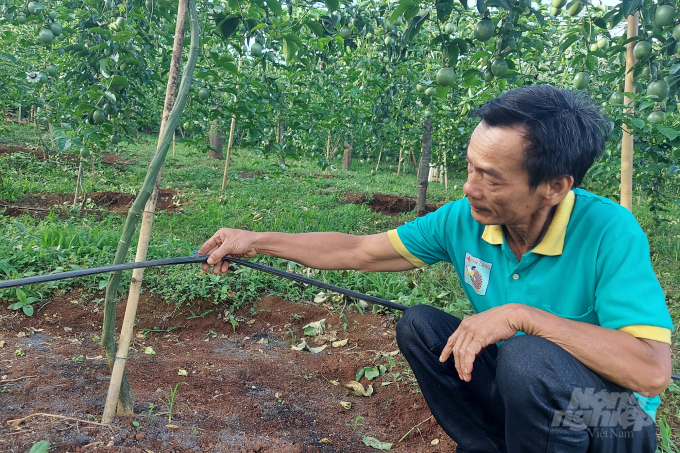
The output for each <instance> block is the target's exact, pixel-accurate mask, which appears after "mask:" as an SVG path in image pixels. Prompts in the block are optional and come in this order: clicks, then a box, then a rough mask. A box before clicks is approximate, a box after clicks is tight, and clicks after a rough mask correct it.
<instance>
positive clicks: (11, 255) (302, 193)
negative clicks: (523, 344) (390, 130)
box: [0, 124, 680, 451]
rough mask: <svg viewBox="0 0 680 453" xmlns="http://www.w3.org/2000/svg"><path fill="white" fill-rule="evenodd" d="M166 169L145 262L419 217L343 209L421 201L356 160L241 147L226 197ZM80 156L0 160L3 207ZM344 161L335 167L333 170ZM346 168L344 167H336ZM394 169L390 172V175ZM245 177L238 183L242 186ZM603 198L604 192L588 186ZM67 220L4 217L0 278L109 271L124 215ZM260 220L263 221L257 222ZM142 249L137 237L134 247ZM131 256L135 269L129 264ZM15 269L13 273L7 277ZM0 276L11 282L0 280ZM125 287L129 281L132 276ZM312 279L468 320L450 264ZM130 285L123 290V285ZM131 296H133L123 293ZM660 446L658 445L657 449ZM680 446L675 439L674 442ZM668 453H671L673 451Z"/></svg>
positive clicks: (168, 279)
mask: <svg viewBox="0 0 680 453" xmlns="http://www.w3.org/2000/svg"><path fill="white" fill-rule="evenodd" d="M1 132H2V133H0V143H10V144H16V145H20V146H30V147H36V146H37V144H38V140H37V139H36V135H35V128H34V127H31V126H18V125H11V124H6V125H3V126H2V129H1ZM155 144H156V137H153V136H140V139H139V140H137V141H135V143H134V144H127V145H125V146H121V147H119V148H118V149H116V150H115V152H116V153H117V154H120V155H121V156H122V157H123V158H124V159H125V160H127V161H132V162H134V163H133V164H130V165H104V164H102V163H101V162H100V161H98V163H96V164H95V172H94V174H92V172H91V170H92V169H91V166H90V164H89V163H88V164H87V165H86V166H85V181H84V184H85V189H86V190H87V191H89V192H92V191H104V190H110V191H117V192H126V193H131V194H135V193H136V192H137V190H138V189H139V187H140V186H141V183H142V181H143V179H144V176H145V174H146V169H147V166H148V163H149V161H150V158H151V156H152V154H153V152H154V150H155ZM176 151H177V157H172V151H170V153H169V156H168V158H167V160H166V165H165V167H164V170H163V181H162V183H161V187H171V188H173V189H175V190H177V191H180V192H181V195H180V199H181V202H182V206H183V207H182V210H181V211H178V212H174V213H168V212H160V213H158V214H157V215H156V218H155V220H154V227H153V235H152V239H151V246H150V249H149V254H148V256H149V259H156V258H166V257H173V256H182V255H189V254H191V252H192V251H193V250H197V249H198V248H199V247H200V246H201V245H202V244H203V242H204V241H205V240H206V239H207V238H208V237H209V236H210V235H212V234H213V233H214V232H215V230H217V229H218V228H220V227H232V228H245V229H249V230H256V231H270V230H273V231H285V232H291V233H293V232H305V231H341V232H345V233H352V234H371V233H377V232H382V231H385V230H387V229H390V228H394V227H395V226H396V225H398V224H400V223H402V222H405V221H408V220H412V219H413V218H414V214H413V213H406V214H402V215H400V216H397V217H387V216H384V215H381V214H377V213H374V212H372V211H371V210H370V209H368V208H367V207H365V206H357V205H353V204H345V203H344V202H343V201H342V194H343V193H344V192H346V191H352V192H365V193H385V194H393V195H398V196H415V192H416V181H415V176H414V175H413V174H407V175H406V176H399V177H397V176H395V175H394V174H393V173H389V172H386V171H384V170H381V171H380V172H379V173H378V175H376V176H374V177H371V176H370V174H369V171H370V168H371V167H372V166H374V165H375V163H372V164H369V163H360V162H359V159H355V160H354V162H353V164H352V169H351V170H350V171H348V172H344V171H341V170H338V171H336V172H332V174H333V175H334V176H335V177H333V178H328V179H324V178H320V177H318V176H314V174H318V173H320V172H321V171H320V169H319V168H318V167H317V166H316V165H315V164H314V163H313V162H311V161H309V160H306V159H303V160H302V161H288V162H287V168H286V169H285V171H284V170H281V168H280V167H279V166H278V159H277V158H276V157H274V156H272V157H269V158H265V157H264V156H261V155H256V154H255V153H253V152H252V151H250V150H245V149H244V150H236V151H235V153H234V155H233V160H232V163H231V170H230V177H229V179H228V181H227V187H226V190H224V191H222V190H221V182H222V171H223V165H224V163H223V162H222V161H217V160H214V159H210V158H208V157H207V156H205V155H204V154H202V153H198V152H196V151H193V150H191V149H189V148H187V147H185V146H183V145H181V144H180V145H178V146H177V150H176ZM73 156H74V155H72V154H71V155H69V154H65V153H62V154H57V155H54V156H53V157H52V158H51V160H50V161H46V162H43V161H39V160H37V159H36V158H35V157H34V156H32V155H27V154H22V153H14V154H8V155H3V156H0V172H1V174H2V179H3V181H4V185H3V186H1V187H0V199H2V200H5V201H8V202H17V201H18V200H20V199H21V197H22V196H23V195H25V194H30V193H38V192H61V193H71V192H73V191H74V190H75V177H76V171H77V164H78V161H77V159H74V157H73ZM336 163H337V162H336ZM338 165H339V164H338ZM383 168H387V167H383ZM240 175H241V176H243V177H240ZM450 176H451V177H452V178H453V180H452V181H451V182H450V184H449V191H448V192H446V191H445V190H444V188H443V186H441V185H440V184H431V185H430V189H429V193H428V201H430V202H436V203H442V202H445V201H449V200H454V199H458V198H460V197H462V195H463V194H462V192H461V191H460V190H454V189H453V187H454V185H456V184H457V185H459V186H462V178H463V177H464V173H461V174H460V175H459V177H458V179H456V178H455V176H456V175H450ZM592 190H593V191H594V192H595V193H597V188H594V189H592ZM669 209H670V212H668V213H666V215H665V217H666V218H667V219H670V221H664V222H660V223H659V222H655V221H654V220H653V217H652V215H651V213H650V212H649V209H648V206H647V205H646V204H645V203H644V202H643V203H642V204H641V205H640V206H637V205H636V206H635V207H634V214H635V215H636V217H637V218H638V220H639V222H640V224H641V225H642V227H643V229H644V230H645V231H646V232H647V234H648V237H649V241H650V247H651V257H652V264H653V266H654V269H655V272H656V274H657V276H658V278H659V281H660V282H661V285H662V286H663V288H664V291H665V293H666V297H667V303H668V306H669V310H670V312H671V316H672V318H673V322H674V324H675V325H676V326H677V325H679V324H680V225H679V224H678V220H677V219H678V218H680V207H678V206H670V207H669ZM73 214H74V215H73V216H71V217H70V218H69V219H67V220H64V219H60V218H59V217H57V216H56V215H50V216H49V217H48V218H46V219H44V220H42V221H39V220H35V219H32V218H30V217H21V218H9V217H0V276H2V278H3V279H4V278H5V277H8V278H17V277H19V276H22V275H31V274H42V273H46V272H53V271H58V270H70V269H71V268H74V267H91V266H98V265H106V264H110V263H111V261H112V260H113V255H114V253H115V247H116V244H117V241H118V238H119V235H120V232H121V231H122V225H123V222H124V217H123V216H121V215H117V214H106V215H102V216H91V215H90V216H88V215H82V214H81V213H78V212H74V213H73ZM256 214H260V215H262V220H260V221H254V220H253V217H254V216H255V215H256ZM135 243H136V238H135V239H134V240H133V244H135ZM134 253H135V248H134V247H132V248H131V249H130V253H129V256H128V261H132V260H133V259H134ZM257 260H258V261H259V262H262V263H264V264H269V265H274V266H276V267H279V268H282V269H290V270H297V271H299V270H300V269H301V267H300V266H299V265H297V264H295V263H290V262H286V261H284V260H280V259H276V258H271V257H258V259H257ZM12 269H15V270H12ZM3 272H4V274H5V275H2V273H3ZM127 275H128V280H129V273H128V274H127ZM316 278H320V279H323V280H326V281H328V282H329V283H333V284H337V285H340V286H344V287H348V288H352V289H354V290H357V291H362V292H369V293H371V294H373V295H375V296H378V297H383V298H386V299H390V300H397V301H399V302H400V303H403V304H405V305H412V304H417V303H432V304H434V305H437V306H440V307H443V308H445V309H446V310H448V311H450V312H454V313H457V314H459V315H467V314H470V313H472V311H471V308H470V305H469V303H468V302H467V300H466V297H465V295H464V292H463V290H462V287H461V285H460V282H459V280H458V278H457V276H456V274H455V271H454V270H453V267H452V266H451V265H449V264H443V263H442V264H437V265H435V266H431V267H428V268H427V269H419V270H413V271H409V272H403V273H374V274H364V273H358V272H347V271H341V272H337V271H324V272H318V273H317V274H316ZM106 280H107V275H105V274H104V275H98V276H91V277H86V278H83V279H80V280H78V281H61V282H55V283H53V284H50V285H43V286H40V287H31V288H27V293H28V294H29V295H30V296H32V297H37V298H39V299H46V298H49V297H50V294H51V293H52V292H53V291H54V290H56V289H68V288H70V287H72V286H74V285H84V286H85V287H86V288H88V289H89V290H90V291H91V292H92V293H93V299H94V298H97V299H101V297H102V296H101V294H103V290H102V288H103V285H105V284H106ZM123 281H126V279H125V278H124V279H123ZM121 289H122V290H123V291H125V290H126V289H127V288H121ZM144 291H153V292H155V293H158V294H161V295H163V296H164V298H165V299H166V300H167V301H168V302H169V303H176V304H182V305H183V306H185V307H187V308H191V305H192V303H193V302H194V301H195V300H198V299H210V300H213V301H215V303H225V304H230V305H229V306H232V307H238V306H240V305H241V304H243V303H244V302H247V301H250V300H253V299H255V298H257V297H258V296H260V295H262V294H263V293H274V294H279V295H282V296H284V297H286V298H288V299H291V300H299V299H303V298H304V299H309V298H311V297H312V296H313V294H314V293H315V292H316V290H315V289H313V288H309V287H302V286H300V285H297V284H295V283H292V282H289V281H283V280H280V279H278V278H276V277H273V276H270V275H268V274H262V273H258V272H256V271H252V270H250V269H245V268H243V269H239V270H237V271H236V272H234V273H232V274H230V275H229V276H228V277H222V278H218V277H215V276H212V275H206V274H203V273H202V272H201V271H200V269H199V268H198V267H197V266H174V267H164V268H151V269H147V270H146V271H145V274H144ZM0 298H2V299H3V303H7V304H9V303H12V302H15V301H16V295H15V293H14V292H12V291H10V290H5V291H4V292H2V293H0ZM672 342H673V350H674V351H678V348H680V335H679V334H678V329H677V328H676V330H675V331H674V332H673V336H672ZM673 360H674V362H673V365H674V370H676V371H680V359H679V358H678V356H677V353H675V354H674V359H673ZM662 400H663V403H662V406H661V407H660V409H659V411H658V413H657V418H658V419H660V420H663V421H664V422H667V423H668V424H669V425H670V426H671V427H672V431H673V432H676V431H677V430H678V428H679V427H680V386H678V385H676V384H675V383H673V384H672V385H671V386H670V387H669V388H668V389H667V390H666V391H665V392H664V394H663V395H662ZM661 440H662V439H660V445H661V446H662V444H661ZM673 440H674V441H675V442H676V443H679V444H680V440H679V439H678V437H677V435H675V438H674V439H673ZM669 451H670V450H669Z"/></svg>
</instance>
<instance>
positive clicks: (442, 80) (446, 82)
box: [437, 68, 456, 87]
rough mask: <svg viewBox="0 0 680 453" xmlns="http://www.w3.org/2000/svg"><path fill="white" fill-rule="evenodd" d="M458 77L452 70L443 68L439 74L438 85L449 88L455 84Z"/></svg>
mask: <svg viewBox="0 0 680 453" xmlns="http://www.w3.org/2000/svg"><path fill="white" fill-rule="evenodd" d="M455 80H456V75H455V74H454V72H453V69H451V68H441V69H440V70H439V71H438V72H437V84H438V85H439V86H442V87H448V86H451V85H453V84H454V82H455Z"/></svg>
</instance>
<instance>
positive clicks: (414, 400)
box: [0, 290, 454, 453]
mask: <svg viewBox="0 0 680 453" xmlns="http://www.w3.org/2000/svg"><path fill="white" fill-rule="evenodd" d="M93 298H94V296H92V295H89V294H83V293H81V291H78V290H75V291H71V292H69V293H66V294H63V295H61V296H58V297H55V298H54V299H52V300H51V301H50V303H48V304H46V305H44V306H43V307H42V308H41V309H40V310H36V314H35V315H34V316H33V317H32V318H26V317H24V316H23V315H19V314H17V313H16V312H12V311H9V310H7V309H5V308H3V309H2V310H1V311H0V422H2V423H1V425H0V451H3V452H7V453H10V452H11V453H14V452H22V453H23V452H27V451H28V449H29V448H30V446H31V445H32V444H33V443H35V442H37V441H38V440H41V439H46V440H48V441H49V442H51V443H52V445H53V447H54V448H53V449H52V450H50V451H54V452H72V453H75V452H89V451H95V450H96V451H111V452H113V451H115V452H153V453H160V452H164V453H165V452H188V451H201V452H277V453H288V452H291V453H292V452H368V451H378V450H375V449H373V448H371V447H368V446H366V445H365V444H364V443H363V442H362V438H363V437H364V436H370V437H374V438H376V439H378V440H380V441H382V442H391V443H393V446H392V451H398V452H414V453H417V452H451V451H454V443H453V442H452V441H451V440H450V439H449V438H448V437H447V436H446V435H445V434H444V433H443V431H442V430H441V428H440V427H439V426H438V425H437V424H436V423H435V422H434V420H433V419H429V420H428V418H429V417H430V412H429V410H428V409H427V406H426V404H425V401H424V400H423V398H422V394H421V393H420V392H419V390H418V387H417V385H416V384H415V381H414V379H413V375H412V374H410V371H409V369H408V367H407V365H406V363H405V362H404V360H403V357H401V355H398V354H397V353H396V351H397V346H396V342H395V333H394V320H393V319H391V318H389V317H387V316H384V315H374V314H367V315H364V316H362V315H360V314H358V313H356V312H355V311H352V312H349V311H347V310H345V312H344V313H345V314H344V315H339V314H338V313H337V312H336V311H333V310H331V309H329V308H328V307H330V306H328V307H324V306H323V305H317V304H313V303H310V304H299V303H292V302H288V301H285V300H283V299H281V298H279V297H273V296H271V297H265V298H263V299H262V300H260V301H258V302H256V303H254V304H252V305H250V306H248V307H244V308H243V309H241V310H239V311H238V312H236V313H235V321H236V322H237V323H238V326H237V327H236V331H235V332H234V329H233V327H232V324H231V323H229V322H226V321H225V317H224V316H223V310H224V307H221V308H220V307H216V306H215V305H213V304H212V303H211V302H209V301H205V302H204V303H202V304H198V305H194V306H192V307H191V310H193V312H194V313H195V314H196V315H199V316H200V315H201V314H203V313H205V312H206V311H209V310H213V311H210V312H209V313H207V314H206V315H205V316H203V317H198V318H197V317H194V318H193V319H189V318H192V314H191V312H190V311H189V310H188V309H187V310H180V309H176V307H175V306H174V305H168V304H166V303H165V302H164V301H162V300H160V299H159V298H158V297H156V296H153V295H148V294H147V295H146V297H144V298H143V300H142V302H141V305H140V309H139V312H138V323H137V328H138V329H139V333H138V334H137V335H136V338H135V342H134V343H133V345H132V348H133V350H132V351H131V353H130V358H129V360H128V365H127V370H128V373H129V377H130V381H131V384H132V388H133V390H134V392H135V417H134V418H133V419H117V420H116V422H115V423H114V425H113V426H112V427H111V428H105V427H101V426H98V425H93V424H87V423H82V422H76V421H72V420H66V419H56V418H48V417H44V416H36V417H32V418H29V419H27V420H25V421H23V422H21V423H18V422H14V423H12V422H11V420H16V419H20V418H23V417H26V416H28V415H31V414H33V413H49V414H55V415H62V416H68V417H73V418H77V419H81V420H87V421H97V420H99V418H100V417H101V413H102V411H103V407H104V400H105V395H106V391H107V388H108V378H109V375H108V367H107V366H106V363H105V361H104V360H103V358H102V357H101V356H102V354H103V351H102V349H101V347H100V346H99V345H98V344H97V341H98V338H97V337H96V335H101V322H102V314H103V307H102V306H101V304H97V303H95V302H93V301H92V299H93ZM3 307H4V304H3ZM123 312H124V304H121V305H120V306H119V308H118V313H119V318H122V315H123ZM321 319H325V320H326V335H327V337H326V341H325V344H327V345H328V346H327V348H326V349H325V350H323V351H322V352H319V353H317V354H312V353H311V352H309V351H295V350H292V349H291V344H292V335H294V336H295V343H296V344H297V343H299V342H300V341H301V339H302V338H306V339H307V342H308V343H309V344H310V346H319V344H317V342H315V339H313V338H310V337H304V334H303V327H304V326H305V325H306V324H308V323H310V322H313V321H319V320H321ZM119 321H120V320H119ZM120 324H121V323H120V322H119V323H118V325H120ZM142 329H155V330H156V332H151V333H148V334H147V335H146V336H144V335H143V333H142ZM333 338H337V339H338V340H345V339H347V340H348V341H347V344H346V345H345V346H342V347H337V348H334V347H332V346H331V345H330V344H329V343H330V341H331V340H332V339H333ZM319 343H322V341H319ZM148 348H150V349H148ZM151 350H153V352H155V355H153V354H149V352H152V351H151ZM145 352H147V353H145ZM380 365H383V366H384V367H385V368H384V371H385V373H384V375H382V376H379V377H377V378H375V379H374V380H372V381H368V380H367V379H366V377H363V378H361V380H360V382H361V383H362V384H363V385H364V387H367V386H368V385H369V384H371V385H372V387H373V390H374V393H373V395H371V396H369V397H364V396H355V395H353V394H352V392H351V391H350V390H349V389H348V388H346V387H345V384H347V383H348V382H350V381H353V380H355V377H356V373H357V371H358V370H360V369H361V368H363V367H366V366H378V367H379V366H380ZM378 369H380V368H378ZM180 370H184V371H186V375H185V376H182V375H179V373H183V372H182V371H180ZM178 383H186V384H179V386H178V387H177V395H176V397H175V401H174V407H173V411H172V421H169V419H168V415H169V414H168V409H167V408H166V407H165V406H164V405H163V404H162V402H161V400H160V398H164V395H163V393H162V392H161V391H160V390H163V391H165V393H166V394H169V393H170V389H171V388H174V387H175V386H176V385H177V384H178ZM341 402H342V403H350V404H351V408H349V409H346V408H344V407H343V405H341V404H340V403H341ZM345 405H347V404H345ZM424 420H427V421H426V422H425V423H422V424H421V425H420V426H418V427H417V428H415V429H413V430H412V431H411V433H410V434H409V435H408V436H406V438H405V439H404V440H403V441H402V442H401V443H399V442H398V441H399V439H400V438H402V436H404V435H405V434H407V433H408V432H409V431H410V430H411V429H412V428H414V426H415V425H418V424H419V423H421V422H423V421H424ZM433 443H434V445H433Z"/></svg>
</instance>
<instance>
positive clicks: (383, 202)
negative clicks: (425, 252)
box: [343, 192, 441, 216]
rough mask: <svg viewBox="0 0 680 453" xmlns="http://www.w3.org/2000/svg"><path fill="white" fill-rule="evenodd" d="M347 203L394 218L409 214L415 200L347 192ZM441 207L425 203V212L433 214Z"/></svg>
mask: <svg viewBox="0 0 680 453" xmlns="http://www.w3.org/2000/svg"><path fill="white" fill-rule="evenodd" d="M343 197H344V199H345V201H346V202H347V203H353V204H359V205H361V204H365V205H368V206H369V207H370V208H371V209H372V210H373V211H375V212H378V213H380V214H384V215H389V216H395V215H398V214H401V213H402V212H411V211H413V210H414V209H415V208H416V199H415V198H408V197H395V196H394V195H381V194H373V195H371V194H367V193H360V192H347V193H345V194H344V195H343ZM440 206H441V205H436V204H433V203H426V211H427V212H434V211H436V210H437V209H438V208H439V207H440Z"/></svg>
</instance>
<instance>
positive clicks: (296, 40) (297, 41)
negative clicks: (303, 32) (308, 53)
mask: <svg viewBox="0 0 680 453" xmlns="http://www.w3.org/2000/svg"><path fill="white" fill-rule="evenodd" d="M283 39H287V40H289V41H293V42H294V43H295V44H296V45H297V46H298V47H299V48H302V47H304V46H305V45H304V44H303V43H302V40H301V39H300V37H299V36H296V35H293V34H288V35H284V37H283Z"/></svg>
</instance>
